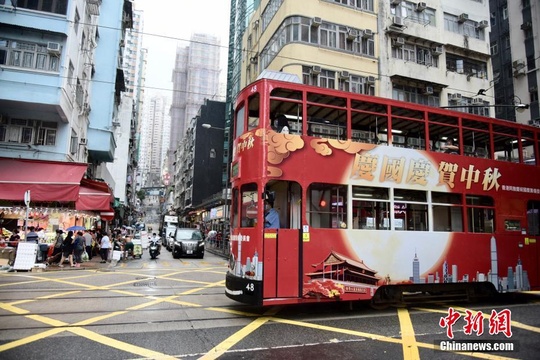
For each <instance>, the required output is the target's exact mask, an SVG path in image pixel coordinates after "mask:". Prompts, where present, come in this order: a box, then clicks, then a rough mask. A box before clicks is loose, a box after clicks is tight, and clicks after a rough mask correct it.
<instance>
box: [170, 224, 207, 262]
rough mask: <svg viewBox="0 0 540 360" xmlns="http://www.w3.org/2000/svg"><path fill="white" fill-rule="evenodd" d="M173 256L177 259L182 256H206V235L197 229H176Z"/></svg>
mask: <svg viewBox="0 0 540 360" xmlns="http://www.w3.org/2000/svg"><path fill="white" fill-rule="evenodd" d="M172 242H173V243H172V244H170V245H171V248H172V256H173V258H175V259H178V258H180V257H181V256H195V257H198V258H199V259H202V258H203V257H204V236H203V233H202V232H201V231H200V230H197V229H182V228H180V229H176V231H175V233H174V237H173V238H172Z"/></svg>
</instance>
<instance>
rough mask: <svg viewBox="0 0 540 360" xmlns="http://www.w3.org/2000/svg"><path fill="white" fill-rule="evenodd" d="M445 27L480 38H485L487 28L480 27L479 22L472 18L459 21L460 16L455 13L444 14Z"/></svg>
mask: <svg viewBox="0 0 540 360" xmlns="http://www.w3.org/2000/svg"><path fill="white" fill-rule="evenodd" d="M444 29H445V30H446V31H450V32H453V33H456V34H461V35H466V36H469V37H472V38H475V39H479V40H484V39H485V29H483V28H481V27H479V26H478V22H476V21H472V20H465V21H459V17H458V16H457V15H453V14H447V13H445V14H444Z"/></svg>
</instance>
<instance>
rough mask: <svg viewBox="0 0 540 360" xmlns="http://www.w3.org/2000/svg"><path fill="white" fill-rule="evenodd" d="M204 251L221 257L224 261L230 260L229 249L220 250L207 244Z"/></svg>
mask: <svg viewBox="0 0 540 360" xmlns="http://www.w3.org/2000/svg"><path fill="white" fill-rule="evenodd" d="M204 250H205V251H207V252H209V253H211V254H214V255H217V256H221V257H222V258H224V259H228V258H229V249H228V247H227V248H226V249H223V248H218V247H216V246H215V245H210V244H207V245H206V247H205V249H204Z"/></svg>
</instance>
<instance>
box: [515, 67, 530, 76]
mask: <svg viewBox="0 0 540 360" xmlns="http://www.w3.org/2000/svg"><path fill="white" fill-rule="evenodd" d="M523 75H527V69H525V68H524V67H522V68H519V69H515V70H514V77H515V78H517V77H520V76H523Z"/></svg>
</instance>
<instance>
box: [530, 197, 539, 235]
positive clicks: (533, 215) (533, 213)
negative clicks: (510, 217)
mask: <svg viewBox="0 0 540 360" xmlns="http://www.w3.org/2000/svg"><path fill="white" fill-rule="evenodd" d="M527 226H528V234H529V235H534V236H538V235H540V201H529V204H527Z"/></svg>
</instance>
